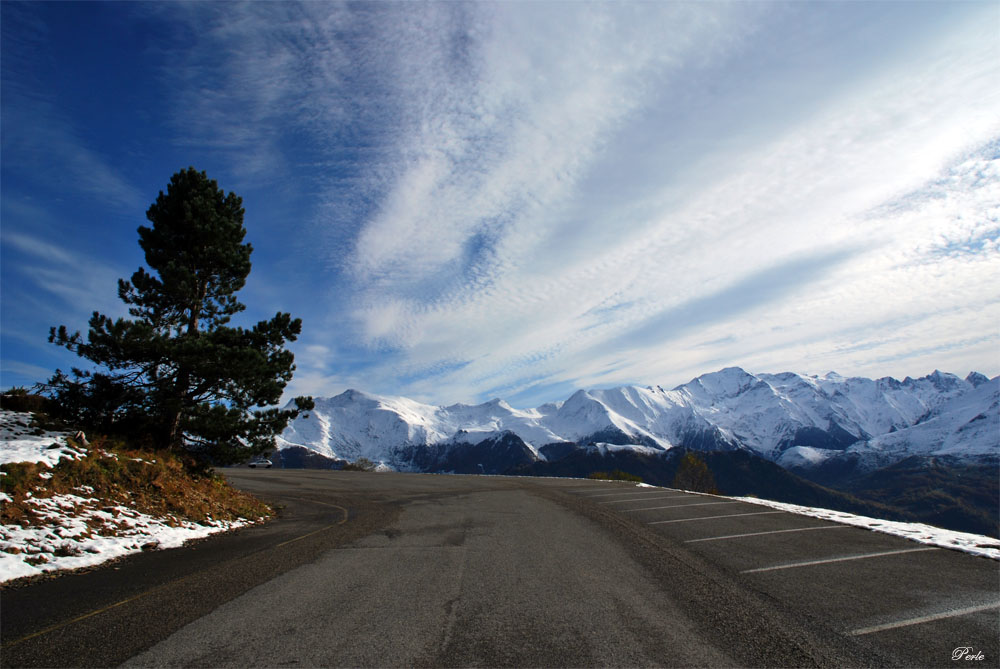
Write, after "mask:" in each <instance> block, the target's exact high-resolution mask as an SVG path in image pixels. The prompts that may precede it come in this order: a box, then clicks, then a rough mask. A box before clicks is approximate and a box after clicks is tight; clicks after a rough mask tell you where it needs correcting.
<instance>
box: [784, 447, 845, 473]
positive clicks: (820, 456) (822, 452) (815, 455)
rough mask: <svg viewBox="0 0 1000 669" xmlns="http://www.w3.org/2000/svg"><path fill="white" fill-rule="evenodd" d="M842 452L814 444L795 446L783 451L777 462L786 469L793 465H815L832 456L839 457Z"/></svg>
mask: <svg viewBox="0 0 1000 669" xmlns="http://www.w3.org/2000/svg"><path fill="white" fill-rule="evenodd" d="M842 452H843V451H836V450H833V449H830V448H816V447H814V446H793V447H792V448H789V449H788V450H787V451H785V452H784V453H782V454H781V457H780V458H778V459H777V461H776V462H777V463H778V464H779V465H781V466H782V467H784V468H785V469H789V468H792V467H815V466H816V465H819V464H822V463H823V462H825V461H827V460H829V459H830V458H833V457H837V456H838V455H840V454H841V453H842Z"/></svg>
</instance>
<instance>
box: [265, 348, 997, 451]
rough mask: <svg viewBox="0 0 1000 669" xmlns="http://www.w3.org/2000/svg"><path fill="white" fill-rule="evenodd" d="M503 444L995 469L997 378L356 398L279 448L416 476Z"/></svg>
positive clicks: (773, 378)
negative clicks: (457, 398) (465, 452)
mask: <svg viewBox="0 0 1000 669" xmlns="http://www.w3.org/2000/svg"><path fill="white" fill-rule="evenodd" d="M506 432H510V433H512V434H514V435H516V436H517V437H518V438H519V439H520V440H521V441H522V442H523V443H524V446H525V448H527V450H528V451H529V452H530V454H531V456H532V457H534V458H536V459H538V460H546V459H547V456H546V455H545V453H544V452H543V447H546V446H549V445H552V444H576V445H578V446H585V445H587V444H595V443H611V444H614V445H617V446H630V445H631V446H634V447H637V448H638V447H643V448H650V449H654V450H663V451H667V450H670V449H673V448H677V447H683V448H692V449H694V450H702V451H710V450H748V451H750V452H753V453H755V454H757V455H759V456H761V457H763V458H764V459H767V460H770V461H772V462H776V463H778V464H779V465H781V466H783V467H785V468H787V469H792V470H808V469H811V468H813V467H817V466H819V465H822V464H824V463H827V462H828V461H831V460H838V459H850V460H851V461H852V462H854V463H855V466H856V467H861V468H864V469H869V470H871V469H876V468H878V467H882V466H888V465H891V464H893V463H894V462H898V461H900V460H902V459H904V458H906V457H909V456H911V455H920V456H933V455H948V456H950V457H953V458H958V459H959V460H961V459H963V458H971V459H980V460H981V459H984V458H985V459H989V458H996V457H997V456H998V453H1000V445H998V444H997V439H996V435H998V434H1000V376H998V377H995V378H993V379H987V378H986V377H985V376H984V375H982V374H979V373H978V372H971V373H970V374H969V375H968V376H967V377H966V378H965V379H961V378H960V377H958V376H956V375H954V374H948V373H944V372H940V371H938V370H935V371H934V372H933V373H931V374H929V375H927V376H925V377H920V378H916V379H914V378H911V377H906V378H905V379H904V380H903V381H899V380H896V379H893V378H892V377H883V378H880V379H875V380H873V379H867V378H863V377H842V376H840V375H839V374H836V373H835V372H830V373H828V374H826V375H824V376H822V377H821V376H805V375H800V374H796V373H794V372H783V373H779V374H759V375H754V374H750V373H748V372H746V371H745V370H743V369H741V368H739V367H728V368H725V369H722V370H719V371H717V372H711V373H708V374H703V375H701V376H699V377H696V378H695V379H692V380H691V381H689V382H688V383H686V384H681V385H679V386H677V387H676V388H673V389H671V390H663V388H662V387H660V386H655V387H654V386H645V387H642V386H628V385H627V386H617V387H614V388H607V389H593V390H583V389H581V390H577V391H576V392H574V393H573V394H572V395H571V396H570V397H569V398H567V399H566V400H565V401H562V402H550V403H546V404H543V405H541V406H540V407H537V408H532V409H515V408H514V407H512V406H510V404H508V403H507V402H506V401H504V400H503V399H500V398H494V399H492V400H490V401H488V402H484V403H482V404H478V405H468V404H452V405H448V406H434V405H430V404H424V403H422V402H418V401H416V400H411V399H409V398H406V397H399V396H381V395H375V394H371V393H366V392H364V391H359V390H354V389H351V390H347V391H344V392H343V393H341V394H339V395H336V396H334V397H328V398H323V397H320V398H317V399H316V407H315V409H314V410H313V411H312V412H309V413H308V414H304V415H303V416H300V417H299V418H298V419H296V420H295V421H293V423H292V424H290V425H289V426H288V428H287V429H286V430H285V431H284V432H283V433H282V435H281V437H279V442H278V445H279V448H288V447H291V446H300V447H304V448H307V449H310V450H313V451H315V452H317V453H319V454H321V455H324V456H327V457H331V458H335V459H340V460H356V459H358V458H362V457H364V458H367V459H368V460H371V461H372V462H375V463H379V464H381V465H382V466H384V467H388V468H393V469H402V470H412V469H414V468H416V469H418V470H420V469H421V468H420V467H419V466H415V465H414V464H413V463H414V461H415V460H420V461H425V460H426V458H424V457H415V456H414V455H413V453H414V451H415V450H419V449H420V448H426V447H430V446H434V447H435V448H434V450H435V451H436V452H439V453H442V454H444V453H445V452H446V451H447V450H448V449H456V448H458V449H460V448H463V447H469V446H474V445H477V444H480V443H482V442H484V441H486V440H488V439H491V438H496V437H498V436H499V435H502V434H504V433H506Z"/></svg>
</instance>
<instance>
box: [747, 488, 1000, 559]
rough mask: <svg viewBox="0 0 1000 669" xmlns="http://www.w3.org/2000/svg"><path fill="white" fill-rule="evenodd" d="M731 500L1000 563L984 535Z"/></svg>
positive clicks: (999, 550) (998, 549)
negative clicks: (862, 529) (861, 528)
mask: <svg viewBox="0 0 1000 669" xmlns="http://www.w3.org/2000/svg"><path fill="white" fill-rule="evenodd" d="M729 499H735V500H738V501H740V502H748V503H750V504H758V505H760V506H767V507H770V508H772V509H779V510H781V511H787V512H789V513H797V514H799V515H802V516H810V517H812V518H820V519H822V520H829V521H833V522H835V523H842V524H844V525H853V526H855V527H863V528H865V529H868V530H872V531H874V532H883V533H885V534H892V535H895V536H898V537H904V538H906V539H910V540H911V541H916V542H918V543H922V544H927V545H928V546H940V547H941V548H951V549H953V550H959V551H963V552H966V553H971V554H973V555H979V556H980V557H987V558H992V559H994V560H1000V541H998V540H996V539H993V538H992V537H987V536H983V535H981V534H970V533H968V532H955V531H952V530H945V529H941V528H940V527H934V526H932V525H925V524H923V523H901V522H897V521H892V520H879V519H878V518H869V517H867V516H857V515H854V514H851V513H844V512H843V511H831V510H830V509H818V508H814V507H809V506H799V505H798V504H786V503H784V502H772V501H771V500H766V499H758V498H756V497H731V498H729Z"/></svg>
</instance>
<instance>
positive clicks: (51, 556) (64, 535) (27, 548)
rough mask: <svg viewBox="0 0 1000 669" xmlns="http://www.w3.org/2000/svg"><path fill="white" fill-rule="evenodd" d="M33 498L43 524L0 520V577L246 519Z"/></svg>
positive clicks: (169, 544)
mask: <svg viewBox="0 0 1000 669" xmlns="http://www.w3.org/2000/svg"><path fill="white" fill-rule="evenodd" d="M80 492H82V493H84V494H86V491H83V490H81V491H80ZM32 504H33V506H35V507H36V508H37V511H38V513H39V515H40V516H42V517H43V518H44V519H45V521H46V522H45V524H44V525H42V526H39V527H24V528H22V527H21V526H19V525H0V583H2V582H4V581H9V580H12V579H15V578H21V577H22V576H36V575H38V574H42V573H44V572H49V571H56V570H60V569H79V568H81V567H92V566H94V565H98V564H101V563H102V562H107V561H108V560H112V559H114V558H118V557H122V556H124V555H129V554H131V553H138V552H141V551H144V550H150V549H154V548H174V547H177V546H180V545H182V544H183V543H184V542H186V541H189V540H191V539H200V538H202V537H206V536H208V535H210V534H213V533H215V532H223V531H226V530H231V529H235V528H237V527H242V526H244V525H248V524H250V521H236V522H226V521H214V522H212V523H208V524H198V523H192V522H188V521H179V520H174V519H168V518H154V517H153V516H150V515H147V514H144V513H140V512H138V511H136V510H135V509H130V508H128V507H125V506H121V505H115V506H102V504H101V500H99V499H97V498H95V497H81V496H79V495H54V496H52V497H44V498H35V499H34V500H32ZM172 525H173V526H172Z"/></svg>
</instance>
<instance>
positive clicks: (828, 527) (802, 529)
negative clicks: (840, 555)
mask: <svg viewBox="0 0 1000 669" xmlns="http://www.w3.org/2000/svg"><path fill="white" fill-rule="evenodd" d="M845 527H849V525H819V526H814V527H797V528H795V529H793V530H771V531H770V532H750V533H748V534H727V535H726V536H724V537H706V538H704V539H688V540H687V541H685V542H684V543H686V544H696V543H698V542H699V541H722V540H723V539H742V538H743V537H760V536H763V535H765V534H784V533H785V532H809V531H810V530H842V529H844V528H845Z"/></svg>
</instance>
